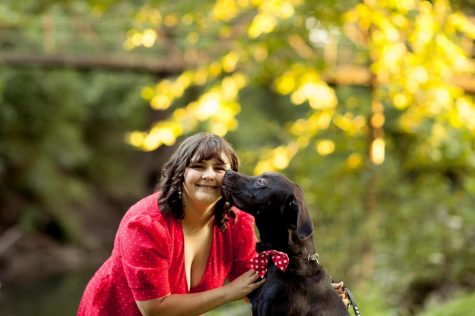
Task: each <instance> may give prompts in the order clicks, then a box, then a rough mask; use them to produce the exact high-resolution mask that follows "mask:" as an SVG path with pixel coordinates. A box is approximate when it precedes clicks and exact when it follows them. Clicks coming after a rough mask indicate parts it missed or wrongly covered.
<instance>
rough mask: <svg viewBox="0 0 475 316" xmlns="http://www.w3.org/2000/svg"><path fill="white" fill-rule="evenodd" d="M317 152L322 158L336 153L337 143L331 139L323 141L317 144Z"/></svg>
mask: <svg viewBox="0 0 475 316" xmlns="http://www.w3.org/2000/svg"><path fill="white" fill-rule="evenodd" d="M315 150H316V151H317V153H318V154H319V155H321V156H327V155H330V154H332V153H333V152H334V151H335V143H334V142H333V141H332V140H329V139H322V140H319V141H317V142H316V144H315Z"/></svg>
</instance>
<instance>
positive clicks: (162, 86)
mask: <svg viewBox="0 0 475 316" xmlns="http://www.w3.org/2000/svg"><path fill="white" fill-rule="evenodd" d="M213 67H215V65H214V66H210V67H209V68H206V67H204V68H201V69H198V71H200V72H206V74H207V75H208V72H207V70H206V69H211V68H213ZM196 75H197V72H195V73H193V72H190V71H188V72H184V73H183V74H181V75H180V76H179V77H178V78H177V79H176V80H175V81H170V80H162V81H160V82H159V83H158V84H157V86H156V88H155V91H153V89H152V88H150V87H147V88H144V89H143V90H142V96H144V97H146V98H150V97H151V106H152V107H153V108H154V109H159V110H164V109H167V108H168V107H170V106H171V104H172V102H173V100H174V99H175V98H177V97H180V96H181V95H182V94H183V91H184V89H186V88H187V87H188V86H189V85H190V84H192V83H194V82H196ZM246 82H247V77H246V76H245V75H244V74H242V73H239V72H236V73H234V74H233V75H231V76H228V77H225V78H223V80H222V81H221V82H220V83H218V84H215V85H214V86H213V87H211V88H210V89H208V90H207V91H206V92H204V93H203V94H201V96H200V97H199V98H198V99H197V100H196V101H193V102H191V103H189V104H188V105H187V106H186V107H185V108H179V109H176V110H175V111H174V112H173V114H172V115H171V117H170V118H169V119H168V120H166V121H161V122H159V123H157V124H155V125H154V127H153V128H152V129H151V130H150V131H149V132H148V133H146V132H140V131H135V132H132V133H130V134H129V135H128V137H127V141H128V142H129V143H130V144H132V145H133V146H135V147H137V148H140V149H142V150H145V151H152V150H155V149H157V148H158V147H160V146H161V145H167V146H170V145H173V144H174V143H175V141H176V138H177V137H179V136H181V135H182V134H184V133H187V132H189V131H191V130H193V129H194V128H196V127H197V126H198V124H200V122H207V125H208V130H209V131H210V132H213V133H215V134H217V135H220V136H224V135H225V134H226V133H227V132H228V131H229V130H233V129H235V128H237V126H238V123H237V120H236V115H237V114H238V113H239V112H240V110H241V108H240V106H239V103H238V102H237V98H238V95H239V90H240V89H242V88H243V87H244V86H245V85H246ZM154 92H156V94H154Z"/></svg>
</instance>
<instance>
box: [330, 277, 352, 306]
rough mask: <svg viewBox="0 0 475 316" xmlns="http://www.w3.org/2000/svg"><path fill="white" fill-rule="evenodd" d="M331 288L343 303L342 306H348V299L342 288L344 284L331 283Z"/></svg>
mask: <svg viewBox="0 0 475 316" xmlns="http://www.w3.org/2000/svg"><path fill="white" fill-rule="evenodd" d="M332 285H333V288H334V289H335V290H336V292H337V293H338V296H339V297H340V298H341V300H342V301H343V304H345V306H346V308H348V306H349V305H350V299H349V298H348V295H347V294H346V291H345V289H344V288H343V286H344V284H343V282H342V281H340V282H338V283H332Z"/></svg>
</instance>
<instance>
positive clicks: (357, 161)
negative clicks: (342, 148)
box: [345, 153, 363, 169]
mask: <svg viewBox="0 0 475 316" xmlns="http://www.w3.org/2000/svg"><path fill="white" fill-rule="evenodd" d="M345 165H346V167H348V168H349V169H358V168H361V167H362V166H363V158H362V157H361V155H360V154H359V153H352V154H351V155H350V156H348V158H346V160H345Z"/></svg>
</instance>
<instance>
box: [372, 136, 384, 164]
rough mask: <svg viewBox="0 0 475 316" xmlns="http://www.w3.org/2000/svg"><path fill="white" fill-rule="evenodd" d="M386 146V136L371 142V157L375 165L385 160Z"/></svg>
mask: <svg viewBox="0 0 475 316" xmlns="http://www.w3.org/2000/svg"><path fill="white" fill-rule="evenodd" d="M385 146H386V142H385V140H384V138H382V137H379V138H376V139H375V140H373V142H372V143H371V147H370V157H371V161H372V162H373V163H374V164H375V165H380V164H382V163H383V162H384V159H385Z"/></svg>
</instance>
